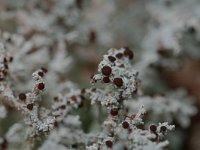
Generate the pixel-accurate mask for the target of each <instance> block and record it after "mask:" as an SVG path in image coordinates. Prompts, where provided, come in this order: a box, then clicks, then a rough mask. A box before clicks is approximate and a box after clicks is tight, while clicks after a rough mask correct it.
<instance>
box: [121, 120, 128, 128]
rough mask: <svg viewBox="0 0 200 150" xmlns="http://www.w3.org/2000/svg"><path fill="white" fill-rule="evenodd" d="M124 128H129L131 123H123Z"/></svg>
mask: <svg viewBox="0 0 200 150" xmlns="http://www.w3.org/2000/svg"><path fill="white" fill-rule="evenodd" d="M122 127H123V128H124V129H127V128H129V123H128V122H127V121H124V122H123V123H122Z"/></svg>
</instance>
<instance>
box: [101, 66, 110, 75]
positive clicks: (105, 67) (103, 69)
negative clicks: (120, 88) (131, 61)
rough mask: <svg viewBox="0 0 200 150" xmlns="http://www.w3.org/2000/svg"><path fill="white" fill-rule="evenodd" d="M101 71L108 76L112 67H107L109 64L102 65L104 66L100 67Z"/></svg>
mask: <svg viewBox="0 0 200 150" xmlns="http://www.w3.org/2000/svg"><path fill="white" fill-rule="evenodd" d="M101 72H102V74H103V75H105V76H109V75H110V74H111V72H112V69H111V67H109V66H104V67H103V68H102V69H101Z"/></svg>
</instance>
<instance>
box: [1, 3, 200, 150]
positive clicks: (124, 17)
mask: <svg viewBox="0 0 200 150" xmlns="http://www.w3.org/2000/svg"><path fill="white" fill-rule="evenodd" d="M0 42H2V43H3V44H4V45H5V47H6V49H7V50H8V51H10V53H11V54H12V55H13V57H14V62H13V64H11V68H10V71H11V76H12V77H11V78H12V79H13V80H14V81H15V85H12V86H13V88H14V89H15V90H16V93H17V92H18V91H26V90H27V87H30V84H31V83H30V82H29V81H30V76H31V73H32V72H33V71H34V70H35V69H37V68H38V66H39V67H40V66H44V67H46V68H48V70H50V72H51V71H52V76H51V77H49V79H52V78H54V79H55V78H56V79H55V84H56V83H60V82H62V81H63V80H66V79H67V80H71V81H73V82H74V83H76V84H77V85H78V86H79V87H80V88H83V87H84V88H85V87H90V77H91V76H92V75H93V74H94V73H95V72H96V71H97V66H98V63H99V62H100V60H101V59H102V55H103V54H105V53H106V51H107V50H108V49H110V48H120V47H124V46H128V47H129V48H130V49H131V50H132V51H133V52H134V60H133V62H132V63H133V65H134V67H135V69H136V70H138V71H139V78H140V79H141V87H140V89H139V91H138V95H148V96H150V97H154V96H157V95H159V96H160V95H161V96H165V94H166V93H168V92H173V91H176V90H177V89H181V90H183V91H185V92H186V93H188V95H187V96H189V97H192V98H191V99H192V100H191V101H192V102H191V103H193V105H194V106H195V107H196V108H197V109H199V108H200V1H199V0H123V1H121V0H42V1H41V0H29V1H27V0H0ZM53 83H54V82H53V81H52V84H53ZM55 84H54V85H52V86H49V87H50V89H53V88H55ZM55 93H56V92H55ZM53 94H54V93H52V95H53ZM175 95H176V94H175ZM183 98H185V97H183ZM177 99H178V100H179V101H181V100H182V98H177ZM189 101H190V99H189ZM183 103H185V101H183ZM189 103H190V102H189ZM185 109H190V107H189V108H185ZM181 113H184V112H180V114H178V113H177V115H181ZM175 115H176V114H175ZM10 117H11V118H15V119H16V117H15V115H14V116H12V115H11V116H10ZM189 118H190V119H191V123H189V124H188V125H187V126H186V127H182V126H181V125H180V124H178V123H177V122H176V120H174V121H173V123H175V124H176V125H177V127H176V129H177V131H176V133H173V134H174V135H173V134H172V135H171V137H176V138H175V139H173V138H172V139H173V140H172V141H171V142H172V146H171V149H174V150H175V149H181V150H183V149H185V150H199V149H200V130H199V129H200V113H194V114H193V115H189ZM162 119H163V120H165V118H162ZM16 120H17V119H16ZM0 121H1V125H0V126H1V129H0V131H1V133H4V132H5V131H6V129H7V127H5V126H4V125H3V124H5V122H6V124H8V125H9V124H12V123H11V122H10V120H9V119H8V118H7V119H6V118H4V119H3V120H0ZM158 121H159V120H158ZM175 134H177V135H178V136H176V135H175ZM179 138H180V139H179ZM177 143H178V144H177Z"/></svg>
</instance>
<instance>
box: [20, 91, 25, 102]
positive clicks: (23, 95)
mask: <svg viewBox="0 0 200 150" xmlns="http://www.w3.org/2000/svg"><path fill="white" fill-rule="evenodd" d="M18 97H19V99H20V100H22V101H25V100H26V94H25V93H20V94H19V96H18Z"/></svg>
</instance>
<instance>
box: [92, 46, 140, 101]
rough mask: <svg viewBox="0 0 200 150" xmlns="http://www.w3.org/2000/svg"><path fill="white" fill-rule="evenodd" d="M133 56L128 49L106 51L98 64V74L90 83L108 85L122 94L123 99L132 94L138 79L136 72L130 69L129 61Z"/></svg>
mask: <svg viewBox="0 0 200 150" xmlns="http://www.w3.org/2000/svg"><path fill="white" fill-rule="evenodd" d="M133 56H134V54H133V52H132V51H131V50H130V49H129V48H128V47H124V48H121V49H115V48H112V49H110V50H108V54H106V55H104V57H103V60H102V61H101V62H100V64H99V67H98V74H96V75H94V77H93V78H92V83H95V82H97V81H101V82H103V83H110V84H112V85H114V87H116V88H117V89H118V90H119V91H121V92H122V93H121V94H122V96H123V97H129V96H130V95H132V94H134V92H136V91H137V86H138V83H139V79H138V78H137V76H138V72H137V71H135V70H133V68H132V67H131V63H130V60H131V59H133Z"/></svg>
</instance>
